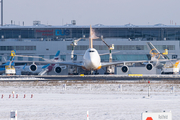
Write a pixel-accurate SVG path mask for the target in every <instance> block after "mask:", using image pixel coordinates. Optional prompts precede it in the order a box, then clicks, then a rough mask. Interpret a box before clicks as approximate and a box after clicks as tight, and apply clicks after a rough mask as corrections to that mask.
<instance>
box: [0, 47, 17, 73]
mask: <svg viewBox="0 0 180 120" xmlns="http://www.w3.org/2000/svg"><path fill="white" fill-rule="evenodd" d="M15 53H16V51H15V50H12V51H11V55H10V58H9V60H8V62H6V63H4V64H2V65H0V74H6V75H15V74H16V71H15V68H14V62H13V61H14V59H15V57H14V56H15Z"/></svg>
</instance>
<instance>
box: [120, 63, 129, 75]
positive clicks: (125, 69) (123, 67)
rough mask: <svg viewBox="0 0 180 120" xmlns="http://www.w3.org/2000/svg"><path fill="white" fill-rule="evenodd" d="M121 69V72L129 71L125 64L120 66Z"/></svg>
mask: <svg viewBox="0 0 180 120" xmlns="http://www.w3.org/2000/svg"><path fill="white" fill-rule="evenodd" d="M121 71H122V72H123V73H127V72H128V71H129V68H128V66H126V65H124V66H122V68H121Z"/></svg>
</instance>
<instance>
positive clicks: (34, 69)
mask: <svg viewBox="0 0 180 120" xmlns="http://www.w3.org/2000/svg"><path fill="white" fill-rule="evenodd" d="M29 69H30V70H31V71H33V72H34V71H36V70H37V65H35V64H31V65H30V66H29Z"/></svg>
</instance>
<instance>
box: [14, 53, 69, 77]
mask: <svg viewBox="0 0 180 120" xmlns="http://www.w3.org/2000/svg"><path fill="white" fill-rule="evenodd" d="M59 55H60V51H57V53H56V55H55V56H54V59H53V61H57V60H58V59H59ZM17 56H18V55H17ZM28 62H29V61H28ZM15 69H16V71H17V74H27V75H29V74H30V75H44V74H47V73H48V72H51V71H52V70H53V69H54V72H55V73H57V74H59V73H61V72H62V70H63V69H66V66H59V65H58V64H47V65H36V64H35V63H34V62H33V64H31V65H24V66H15Z"/></svg>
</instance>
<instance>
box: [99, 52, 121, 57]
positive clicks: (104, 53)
mask: <svg viewBox="0 0 180 120" xmlns="http://www.w3.org/2000/svg"><path fill="white" fill-rule="evenodd" d="M119 52H121V51H117V52H112V54H114V53H119ZM109 54H110V53H102V54H99V55H100V56H101V55H109Z"/></svg>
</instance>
